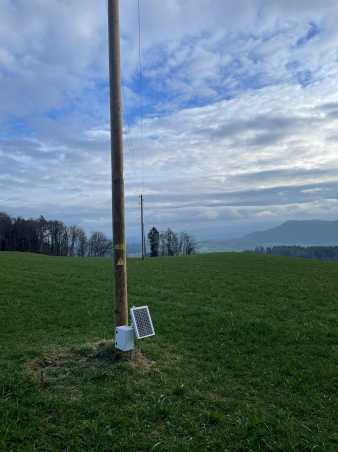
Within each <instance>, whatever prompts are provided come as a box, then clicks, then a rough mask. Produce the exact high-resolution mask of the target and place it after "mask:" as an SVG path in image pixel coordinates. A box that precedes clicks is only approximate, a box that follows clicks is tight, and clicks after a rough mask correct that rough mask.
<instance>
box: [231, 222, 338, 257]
mask: <svg viewBox="0 0 338 452" xmlns="http://www.w3.org/2000/svg"><path fill="white" fill-rule="evenodd" d="M276 245H302V246H310V245H312V246H337V245H338V221H322V220H306V221H286V222H285V223H283V224H281V225H279V226H276V227H274V228H271V229H267V230H266V231H257V232H253V233H251V234H248V235H245V236H244V237H242V238H238V239H232V240H226V241H224V242H223V249H225V250H234V251H241V250H246V249H247V250H249V249H254V248H256V247H257V246H264V247H266V246H276Z"/></svg>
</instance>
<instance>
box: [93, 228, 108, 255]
mask: <svg viewBox="0 0 338 452" xmlns="http://www.w3.org/2000/svg"><path fill="white" fill-rule="evenodd" d="M111 245H112V243H111V240H108V239H107V237H106V236H105V235H104V234H103V233H102V232H93V233H92V235H91V236H90V239H89V242H88V255H89V256H94V257H98V256H105V255H106V254H107V253H108V251H109V250H110V249H111Z"/></svg>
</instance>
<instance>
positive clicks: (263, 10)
mask: <svg viewBox="0 0 338 452" xmlns="http://www.w3.org/2000/svg"><path fill="white" fill-rule="evenodd" d="M136 4H137V2H135V1H134V0H124V1H121V18H122V50H123V74H124V79H125V85H126V86H125V87H124V94H125V109H126V113H127V115H128V112H129V116H128V123H129V124H128V127H126V140H125V142H126V165H125V168H126V183H127V185H126V193H127V207H128V210H127V214H128V227H129V230H130V231H132V232H134V231H136V228H137V221H138V212H137V209H138V199H137V195H138V193H139V192H140V191H141V190H144V193H145V196H146V214H147V224H149V225H151V223H153V222H156V223H160V224H161V225H163V226H165V225H168V226H172V227H176V226H177V228H187V229H190V228H191V229H192V230H195V231H196V232H197V233H198V232H199V231H202V230H203V231H206V230H209V231H210V230H211V229H210V228H213V230H215V231H218V233H219V231H220V230H221V229H222V227H223V225H224V223H225V222H228V223H229V222H230V221H231V222H232V223H233V224H234V225H236V226H235V227H234V228H233V229H234V231H236V230H237V229H238V226H237V225H239V224H241V225H244V224H249V223H250V224H256V223H257V222H264V221H265V222H267V221H270V222H274V221H275V222H277V221H278V222H279V221H282V220H283V219H287V218H293V217H295V218H296V217H297V218H299V217H302V216H303V217H304V218H309V217H314V216H321V217H323V218H332V217H334V216H337V215H338V207H337V202H336V198H338V189H337V185H335V183H336V182H338V181H337V174H338V173H337V170H338V157H337V155H338V153H337V144H338V139H337V132H336V129H337V118H338V115H337V111H338V108H337V109H336V108H335V105H338V95H337V94H336V93H337V92H338V90H337V88H338V86H337V85H338V82H337V77H336V74H337V70H338V63H337V60H338V59H337V50H336V39H337V29H336V26H335V23H336V20H337V18H338V17H337V16H338V7H337V6H336V3H335V2H333V1H330V0H327V1H323V2H320V6H319V3H318V2H317V1H310V0H308V1H305V0H304V1H303V0H299V1H298V2H294V1H293V2H291V0H290V1H289V0H285V1H283V2H280V1H277V0H273V1H263V0H261V1H258V0H257V1H252V0H250V1H249V0H237V1H229V2H224V1H223V0H215V1H211V0H199V1H196V0H194V1H193V0H185V1H183V0H163V1H161V2H159V1H157V0H141V5H142V10H141V13H142V48H143V64H144V77H145V80H144V91H143V93H140V92H138V91H137V88H139V86H138V84H137V71H138V45H137V9H136ZM313 24H315V26H314V25H313ZM106 28H107V23H106V7H105V2H95V5H94V3H93V2H92V1H91V0H85V1H80V0H68V1H63V0H53V1H49V2H45V1H42V0H32V1H31V2H26V1H24V0H16V1H10V0H3V1H2V6H1V15H0V93H1V102H0V158H1V165H0V190H1V192H0V201H1V204H0V209H1V210H8V211H9V212H10V213H13V214H26V213H27V214H32V215H39V214H40V213H43V214H45V215H47V216H52V217H56V216H57V215H59V216H61V217H63V218H64V219H65V220H67V221H77V222H79V223H82V224H84V225H85V226H86V227H87V228H89V229H90V228H92V227H94V225H95V228H97V224H98V223H97V222H99V224H101V225H102V227H103V228H105V229H106V232H108V231H109V229H110V227H109V222H110V220H109V216H110V211H109V209H110V200H109V199H110V179H109V171H110V163H109V129H108V123H109V121H108V99H107V96H108V91H107V31H106ZM140 94H142V98H143V100H142V102H143V106H144V112H145V119H144V124H143V136H141V132H140V131H141V127H140V121H139V120H136V119H135V117H134V115H135V113H136V112H138V111H139V109H140V103H141V97H140ZM324 104H331V107H328V106H327V105H326V106H325V105H324Z"/></svg>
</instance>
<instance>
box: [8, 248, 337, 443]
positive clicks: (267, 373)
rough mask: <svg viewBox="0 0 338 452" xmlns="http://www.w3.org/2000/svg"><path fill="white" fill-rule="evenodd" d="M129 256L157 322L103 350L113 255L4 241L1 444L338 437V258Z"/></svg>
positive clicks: (142, 299)
mask: <svg viewBox="0 0 338 452" xmlns="http://www.w3.org/2000/svg"><path fill="white" fill-rule="evenodd" d="M128 265H129V298H130V304H135V305H140V304H148V305H149V306H150V310H151V313H152V317H153V321H154V326H155V328H156V332H157V335H156V337H155V338H152V339H147V340H144V341H142V343H140V344H139V345H140V346H141V348H142V352H143V355H144V358H143V359H140V362H136V363H130V362H124V361H120V362H116V363H113V362H111V361H109V360H107V359H101V358H100V356H99V355H97V354H96V351H95V350H96V349H95V346H94V345H93V344H96V343H97V342H99V341H101V340H104V339H105V340H108V339H109V338H111V337H112V322H111V311H112V302H111V299H112V283H111V263H110V261H109V260H107V259H95V258H92V259H73V258H53V257H46V256H35V255H24V254H14V253H13V254H9V253H0V366H1V370H0V372H1V373H0V418H1V423H0V450H1V451H17V450H18V451H26V450H27V451H30V450H41V451H54V450H55V451H78V450H79V451H80V450H81V451H86V450H89V451H96V450H98V451H110V450H111V451H115V450H116V451H118V450H121V451H124V450H132V451H171V450H177V451H184V450H192V451H207V450H212V451H217V450H224V451H225V450H231V451H232V450H233V451H240V450H242V451H244V450H262V451H263V450H280V451H288V450H299V451H307V450H308V451H310V450H323V451H331V450H332V451H333V450H338V422H337V416H338V401H337V393H338V328H337V327H338V301H337V295H338V265H337V264H330V263H327V264H326V263H320V262H316V261H305V260H300V259H299V260H298V259H288V258H277V257H269V256H259V255H253V254H252V255H251V254H247V255H246V254H214V255H200V256H195V257H191V258H163V259H162V258H161V259H154V260H151V259H149V260H147V261H145V262H141V261H139V260H137V259H132V260H130V261H129V263H128Z"/></svg>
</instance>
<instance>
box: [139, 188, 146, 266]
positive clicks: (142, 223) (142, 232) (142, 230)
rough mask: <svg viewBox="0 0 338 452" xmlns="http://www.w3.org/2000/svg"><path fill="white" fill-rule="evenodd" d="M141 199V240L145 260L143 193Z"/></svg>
mask: <svg viewBox="0 0 338 452" xmlns="http://www.w3.org/2000/svg"><path fill="white" fill-rule="evenodd" d="M140 200H141V240H142V247H141V248H142V260H144V258H145V255H146V241H145V238H144V218H143V195H141V196H140Z"/></svg>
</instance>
